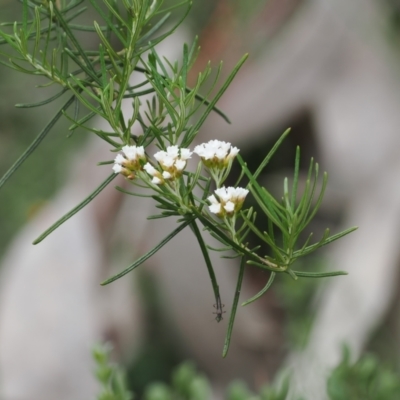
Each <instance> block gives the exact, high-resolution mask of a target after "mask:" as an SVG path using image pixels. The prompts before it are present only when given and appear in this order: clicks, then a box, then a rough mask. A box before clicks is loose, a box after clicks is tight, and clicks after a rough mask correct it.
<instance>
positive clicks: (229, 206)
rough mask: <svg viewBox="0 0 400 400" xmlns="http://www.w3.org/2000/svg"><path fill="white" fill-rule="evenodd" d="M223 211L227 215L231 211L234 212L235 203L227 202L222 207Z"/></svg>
mask: <svg viewBox="0 0 400 400" xmlns="http://www.w3.org/2000/svg"><path fill="white" fill-rule="evenodd" d="M224 208H225V211H226V212H227V213H232V212H233V211H235V203H232V202H231V201H228V202H227V203H226V204H225V205H224Z"/></svg>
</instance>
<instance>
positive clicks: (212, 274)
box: [190, 220, 221, 304]
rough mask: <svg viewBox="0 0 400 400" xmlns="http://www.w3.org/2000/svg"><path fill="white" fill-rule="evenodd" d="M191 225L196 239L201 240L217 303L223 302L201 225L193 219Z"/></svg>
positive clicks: (200, 243)
mask: <svg viewBox="0 0 400 400" xmlns="http://www.w3.org/2000/svg"><path fill="white" fill-rule="evenodd" d="M190 226H191V227H192V230H193V233H194V234H195V236H196V239H197V241H198V242H199V245H200V249H201V252H202V253H203V257H204V261H205V263H206V265H207V270H208V275H209V276H210V279H211V285H212V287H213V290H214V296H215V303H216V304H221V296H220V294H219V286H218V282H217V277H216V276H215V272H214V268H213V266H212V263H211V259H210V255H209V254H208V250H207V246H206V244H205V242H204V239H203V237H202V236H201V232H200V230H199V227H198V226H197V224H196V220H193V222H192V223H191V224H190Z"/></svg>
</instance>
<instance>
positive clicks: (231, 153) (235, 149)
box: [228, 147, 240, 158]
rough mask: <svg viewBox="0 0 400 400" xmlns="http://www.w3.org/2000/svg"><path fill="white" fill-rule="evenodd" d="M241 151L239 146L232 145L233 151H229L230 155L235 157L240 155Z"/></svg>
mask: <svg viewBox="0 0 400 400" xmlns="http://www.w3.org/2000/svg"><path fill="white" fill-rule="evenodd" d="M239 151H240V150H239V149H238V148H237V147H231V151H230V152H229V155H228V157H229V158H235V157H236V156H237V155H238V153H239Z"/></svg>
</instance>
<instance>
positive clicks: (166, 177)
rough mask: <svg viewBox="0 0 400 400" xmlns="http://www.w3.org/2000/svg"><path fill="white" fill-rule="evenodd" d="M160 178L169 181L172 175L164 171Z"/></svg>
mask: <svg viewBox="0 0 400 400" xmlns="http://www.w3.org/2000/svg"><path fill="white" fill-rule="evenodd" d="M162 176H163V178H164V179H171V178H172V175H171V174H170V173H169V172H168V171H164V172H163V173H162Z"/></svg>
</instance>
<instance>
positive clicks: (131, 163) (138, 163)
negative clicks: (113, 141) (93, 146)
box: [113, 146, 146, 179]
mask: <svg viewBox="0 0 400 400" xmlns="http://www.w3.org/2000/svg"><path fill="white" fill-rule="evenodd" d="M122 152H123V155H122V154H121V153H120V154H118V155H117V157H115V160H114V166H113V171H114V172H115V173H116V174H122V175H124V176H126V177H127V178H129V179H135V172H136V171H139V170H141V169H142V166H143V164H144V163H145V162H146V155H145V152H144V147H143V146H139V147H137V146H124V147H123V148H122Z"/></svg>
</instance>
